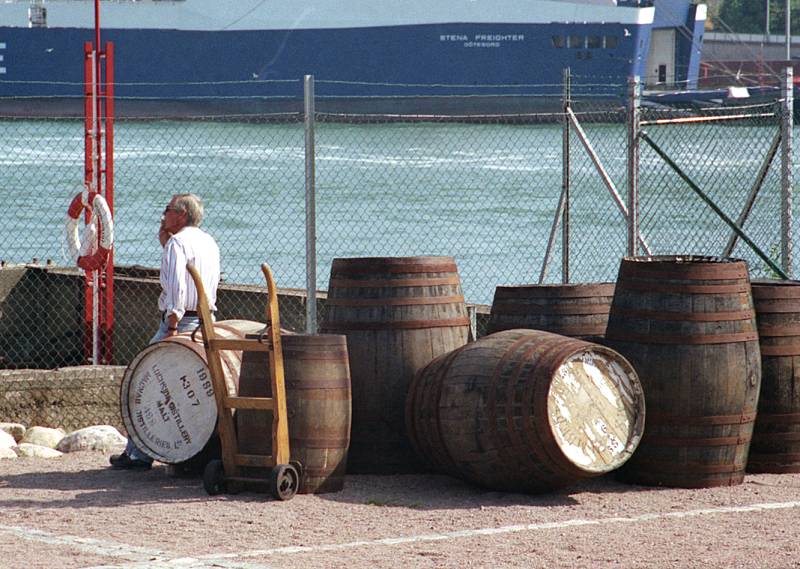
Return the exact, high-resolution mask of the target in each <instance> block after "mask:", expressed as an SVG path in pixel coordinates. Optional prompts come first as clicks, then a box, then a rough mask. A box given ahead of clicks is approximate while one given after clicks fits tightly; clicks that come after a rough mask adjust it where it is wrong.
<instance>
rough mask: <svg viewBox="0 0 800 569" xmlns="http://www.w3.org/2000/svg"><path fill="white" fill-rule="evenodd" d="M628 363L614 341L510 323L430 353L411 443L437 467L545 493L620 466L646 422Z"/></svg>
mask: <svg viewBox="0 0 800 569" xmlns="http://www.w3.org/2000/svg"><path fill="white" fill-rule="evenodd" d="M644 415H645V408H644V396H643V394H642V389H641V385H640V384H639V380H638V378H637V376H636V372H635V371H634V369H633V367H632V366H631V365H630V364H629V363H628V362H627V361H626V360H625V358H623V357H622V356H621V355H619V354H618V353H616V352H614V351H613V350H611V349H610V348H606V347H604V346H600V345H597V344H591V343H589V342H584V341H582V340H577V339H573V338H566V337H564V336H559V335H556V334H551V333H549V332H541V331H537V330H506V331H503V332H498V333H496V334H492V335H490V336H485V337H483V338H481V339H480V340H478V341H477V342H473V343H471V344H468V345H467V346H464V347H462V348H459V349H457V350H454V351H452V352H450V353H449V354H444V355H442V356H439V357H438V358H436V359H435V360H433V361H432V362H431V363H430V364H428V365H427V366H426V367H425V368H423V369H422V370H421V371H420V372H419V373H418V374H417V375H416V377H415V379H414V382H413V383H412V385H411V388H410V389H409V393H408V398H407V400H406V424H407V427H408V434H409V438H410V439H411V441H412V443H413V445H414V448H415V449H416V450H417V452H418V453H419V454H420V456H422V457H424V459H425V460H426V461H427V462H428V463H429V465H430V466H431V467H432V468H433V469H434V470H437V471H439V472H442V473H445V474H450V475H453V476H457V477H459V478H462V479H464V480H467V481H469V482H472V483H475V484H478V485H481V486H484V487H487V488H490V489H494V490H501V491H508V492H531V493H535V492H546V491H550V490H553V489H556V488H559V487H563V486H567V485H569V484H572V483H575V482H577V481H579V480H581V479H586V478H590V477H594V476H599V475H601V474H605V473H607V472H610V471H612V470H614V469H616V468H618V467H619V466H621V465H622V464H623V463H624V462H625V461H626V460H628V458H630V456H631V454H632V453H633V452H634V450H635V449H636V446H637V444H638V442H639V440H640V438H641V435H642V429H643V427H644Z"/></svg>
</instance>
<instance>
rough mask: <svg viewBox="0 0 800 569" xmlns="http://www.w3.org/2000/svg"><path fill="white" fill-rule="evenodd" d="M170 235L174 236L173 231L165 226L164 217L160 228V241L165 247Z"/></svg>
mask: <svg viewBox="0 0 800 569" xmlns="http://www.w3.org/2000/svg"><path fill="white" fill-rule="evenodd" d="M170 237H172V233H170V232H169V231H167V229H166V228H165V227H164V220H163V219H162V220H161V225H160V226H159V228H158V242H159V243H161V246H162V247H163V246H164V245H166V244H167V241H169V238H170Z"/></svg>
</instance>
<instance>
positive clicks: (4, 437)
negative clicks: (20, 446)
mask: <svg viewBox="0 0 800 569" xmlns="http://www.w3.org/2000/svg"><path fill="white" fill-rule="evenodd" d="M13 446H17V441H16V440H14V437H12V436H11V435H10V434H8V433H7V432H5V431H0V448H11V447H13Z"/></svg>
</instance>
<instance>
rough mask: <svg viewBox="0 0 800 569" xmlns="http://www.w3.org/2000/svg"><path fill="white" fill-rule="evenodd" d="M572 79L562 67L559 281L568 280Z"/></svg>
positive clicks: (568, 70) (567, 69) (567, 70)
mask: <svg viewBox="0 0 800 569" xmlns="http://www.w3.org/2000/svg"><path fill="white" fill-rule="evenodd" d="M571 96H572V79H571V75H570V69H569V67H567V68H566V69H564V95H563V97H564V99H563V104H564V117H563V121H564V122H563V125H564V126H563V130H562V140H561V206H562V210H561V282H562V283H564V284H566V283H568V282H569V187H570V176H569V172H570V147H569V131H570V124H569V117H568V111H569V110H570V107H571V106H572V101H571V100H570V98H571Z"/></svg>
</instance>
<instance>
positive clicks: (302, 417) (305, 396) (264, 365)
mask: <svg viewBox="0 0 800 569" xmlns="http://www.w3.org/2000/svg"><path fill="white" fill-rule="evenodd" d="M254 337H255V336H253V335H248V338H254ZM281 342H282V347H283V361H284V375H285V382H286V407H287V414H288V419H289V450H290V455H291V460H292V461H295V460H297V461H299V462H300V464H301V465H302V470H303V478H302V480H301V482H300V486H299V488H298V492H299V493H300V494H311V493H315V494H322V493H324V492H338V491H339V490H341V489H342V488H343V487H344V476H345V469H346V464H347V448H348V446H349V444H350V414H351V404H350V366H349V364H348V359H347V339H346V338H345V337H344V336H341V335H334V334H321V335H314V336H312V335H306V334H294V335H281ZM268 365H269V362H268V355H267V354H266V353H265V352H245V354H244V357H243V358H242V375H241V377H240V378H239V393H240V394H241V395H243V396H253V397H265V396H266V397H269V396H271V394H272V389H271V386H270V380H269V368H268ZM236 425H237V431H238V438H239V451H240V452H243V453H247V454H267V455H268V454H271V451H272V440H271V437H272V413H270V412H263V411H252V410H245V409H240V410H239V411H237V413H236Z"/></svg>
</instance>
